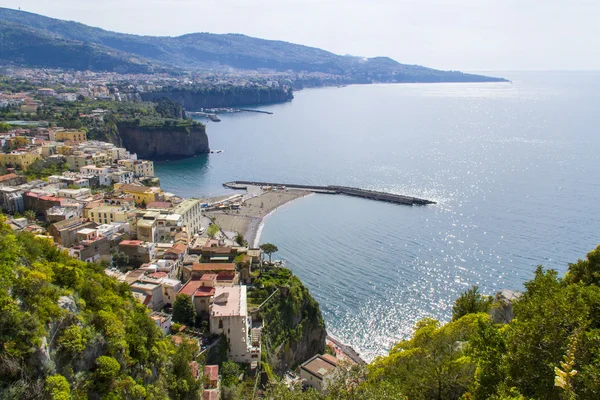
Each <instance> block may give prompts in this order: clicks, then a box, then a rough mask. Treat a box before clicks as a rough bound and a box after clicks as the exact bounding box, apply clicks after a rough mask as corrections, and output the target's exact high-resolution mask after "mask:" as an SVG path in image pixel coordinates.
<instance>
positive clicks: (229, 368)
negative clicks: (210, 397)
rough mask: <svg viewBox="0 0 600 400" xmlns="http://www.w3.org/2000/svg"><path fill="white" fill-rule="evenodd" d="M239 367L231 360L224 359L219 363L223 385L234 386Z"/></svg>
mask: <svg viewBox="0 0 600 400" xmlns="http://www.w3.org/2000/svg"><path fill="white" fill-rule="evenodd" d="M240 373H241V369H240V366H239V365H238V364H237V363H235V362H233V361H225V362H224V363H223V364H222V365H221V375H223V385H225V386H234V385H235V384H237V383H238V381H239V379H238V377H239V376H240Z"/></svg>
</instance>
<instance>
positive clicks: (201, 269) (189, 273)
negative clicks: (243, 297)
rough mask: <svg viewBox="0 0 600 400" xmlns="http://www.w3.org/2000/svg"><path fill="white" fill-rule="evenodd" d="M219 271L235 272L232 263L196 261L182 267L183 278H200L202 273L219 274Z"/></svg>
mask: <svg viewBox="0 0 600 400" xmlns="http://www.w3.org/2000/svg"><path fill="white" fill-rule="evenodd" d="M220 272H235V264H233V263H198V262H194V263H192V264H191V265H189V264H188V265H186V264H185V262H184V265H183V268H182V275H183V279H184V280H186V279H191V278H201V277H202V276H203V275H204V274H219V273H220Z"/></svg>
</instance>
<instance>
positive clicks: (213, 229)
mask: <svg viewBox="0 0 600 400" xmlns="http://www.w3.org/2000/svg"><path fill="white" fill-rule="evenodd" d="M217 233H219V226H218V225H217V224H211V225H210V226H209V227H208V229H207V230H206V234H207V235H208V237H210V238H214V237H215V236H217Z"/></svg>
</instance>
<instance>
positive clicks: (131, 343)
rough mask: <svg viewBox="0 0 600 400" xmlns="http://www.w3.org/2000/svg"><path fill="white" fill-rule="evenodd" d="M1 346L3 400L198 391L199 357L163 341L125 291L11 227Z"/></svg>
mask: <svg viewBox="0 0 600 400" xmlns="http://www.w3.org/2000/svg"><path fill="white" fill-rule="evenodd" d="M0 220H1V221H4V218H3V217H0ZM59 304H60V305H59ZM44 343H47V353H48V355H49V356H48V358H42V359H40V354H43V353H44V352H43V351H40V350H39V349H40V347H41V346H42V345H43V344H44ZM0 346H1V348H2V350H1V351H0V398H28V399H43V398H61V399H62V398H70V397H69V396H70V395H69V392H68V391H67V390H66V389H68V388H69V387H70V391H71V394H72V395H73V397H74V398H97V397H96V396H97V395H98V393H100V394H101V395H105V396H106V398H154V399H162V398H167V397H173V398H182V399H183V398H197V394H198V390H199V386H198V385H197V384H194V382H195V380H194V379H193V378H190V374H191V372H190V371H189V362H190V361H192V360H193V355H194V354H196V353H195V352H194V350H193V349H190V348H189V347H185V348H183V349H182V347H181V346H179V347H177V346H175V345H174V344H173V343H172V342H171V341H170V340H169V339H168V338H165V337H163V336H162V334H161V332H160V330H159V329H158V328H157V327H156V325H155V324H154V322H153V321H152V320H151V319H150V318H149V317H148V310H147V308H146V307H145V306H143V305H142V304H140V303H139V302H137V301H136V300H135V299H134V298H133V297H132V295H131V292H130V289H129V287H128V285H126V284H124V283H119V282H118V281H116V280H115V279H113V278H110V277H108V276H107V275H106V274H105V273H104V270H103V268H102V267H101V266H98V265H95V264H86V263H84V262H81V261H79V260H75V259H72V258H70V257H69V256H68V255H67V254H66V253H65V252H63V251H61V250H60V249H58V248H56V247H55V246H54V245H52V244H51V243H50V242H48V241H47V240H44V239H38V238H36V237H35V236H33V235H32V234H29V233H19V232H13V231H12V230H11V229H10V228H9V227H8V226H7V225H6V224H4V223H0ZM186 346H187V345H186ZM184 366H185V368H184ZM65 380H66V382H67V384H66V385H65ZM183 381H185V382H186V383H185V384H181V385H178V384H177V383H176V382H183ZM175 394H176V395H175Z"/></svg>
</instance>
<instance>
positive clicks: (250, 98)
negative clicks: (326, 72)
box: [140, 86, 294, 111]
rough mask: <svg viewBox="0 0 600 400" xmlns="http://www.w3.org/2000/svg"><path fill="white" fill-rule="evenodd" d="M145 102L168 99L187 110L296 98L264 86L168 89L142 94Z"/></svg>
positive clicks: (288, 93) (285, 91)
mask: <svg viewBox="0 0 600 400" xmlns="http://www.w3.org/2000/svg"><path fill="white" fill-rule="evenodd" d="M140 96H141V98H142V100H144V101H157V100H159V99H163V98H167V99H170V100H172V101H175V102H177V103H179V104H181V105H182V106H183V107H184V108H185V109H188V110H192V111H196V110H199V109H201V108H218V107H241V106H252V105H259V104H272V103H283V102H286V101H290V100H292V99H293V98H294V95H293V93H292V90H291V89H283V88H271V87H262V86H251V87H242V86H230V87H224V88H223V87H213V88H199V89H190V90H181V89H178V88H166V89H164V90H162V91H159V92H147V93H140Z"/></svg>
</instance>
